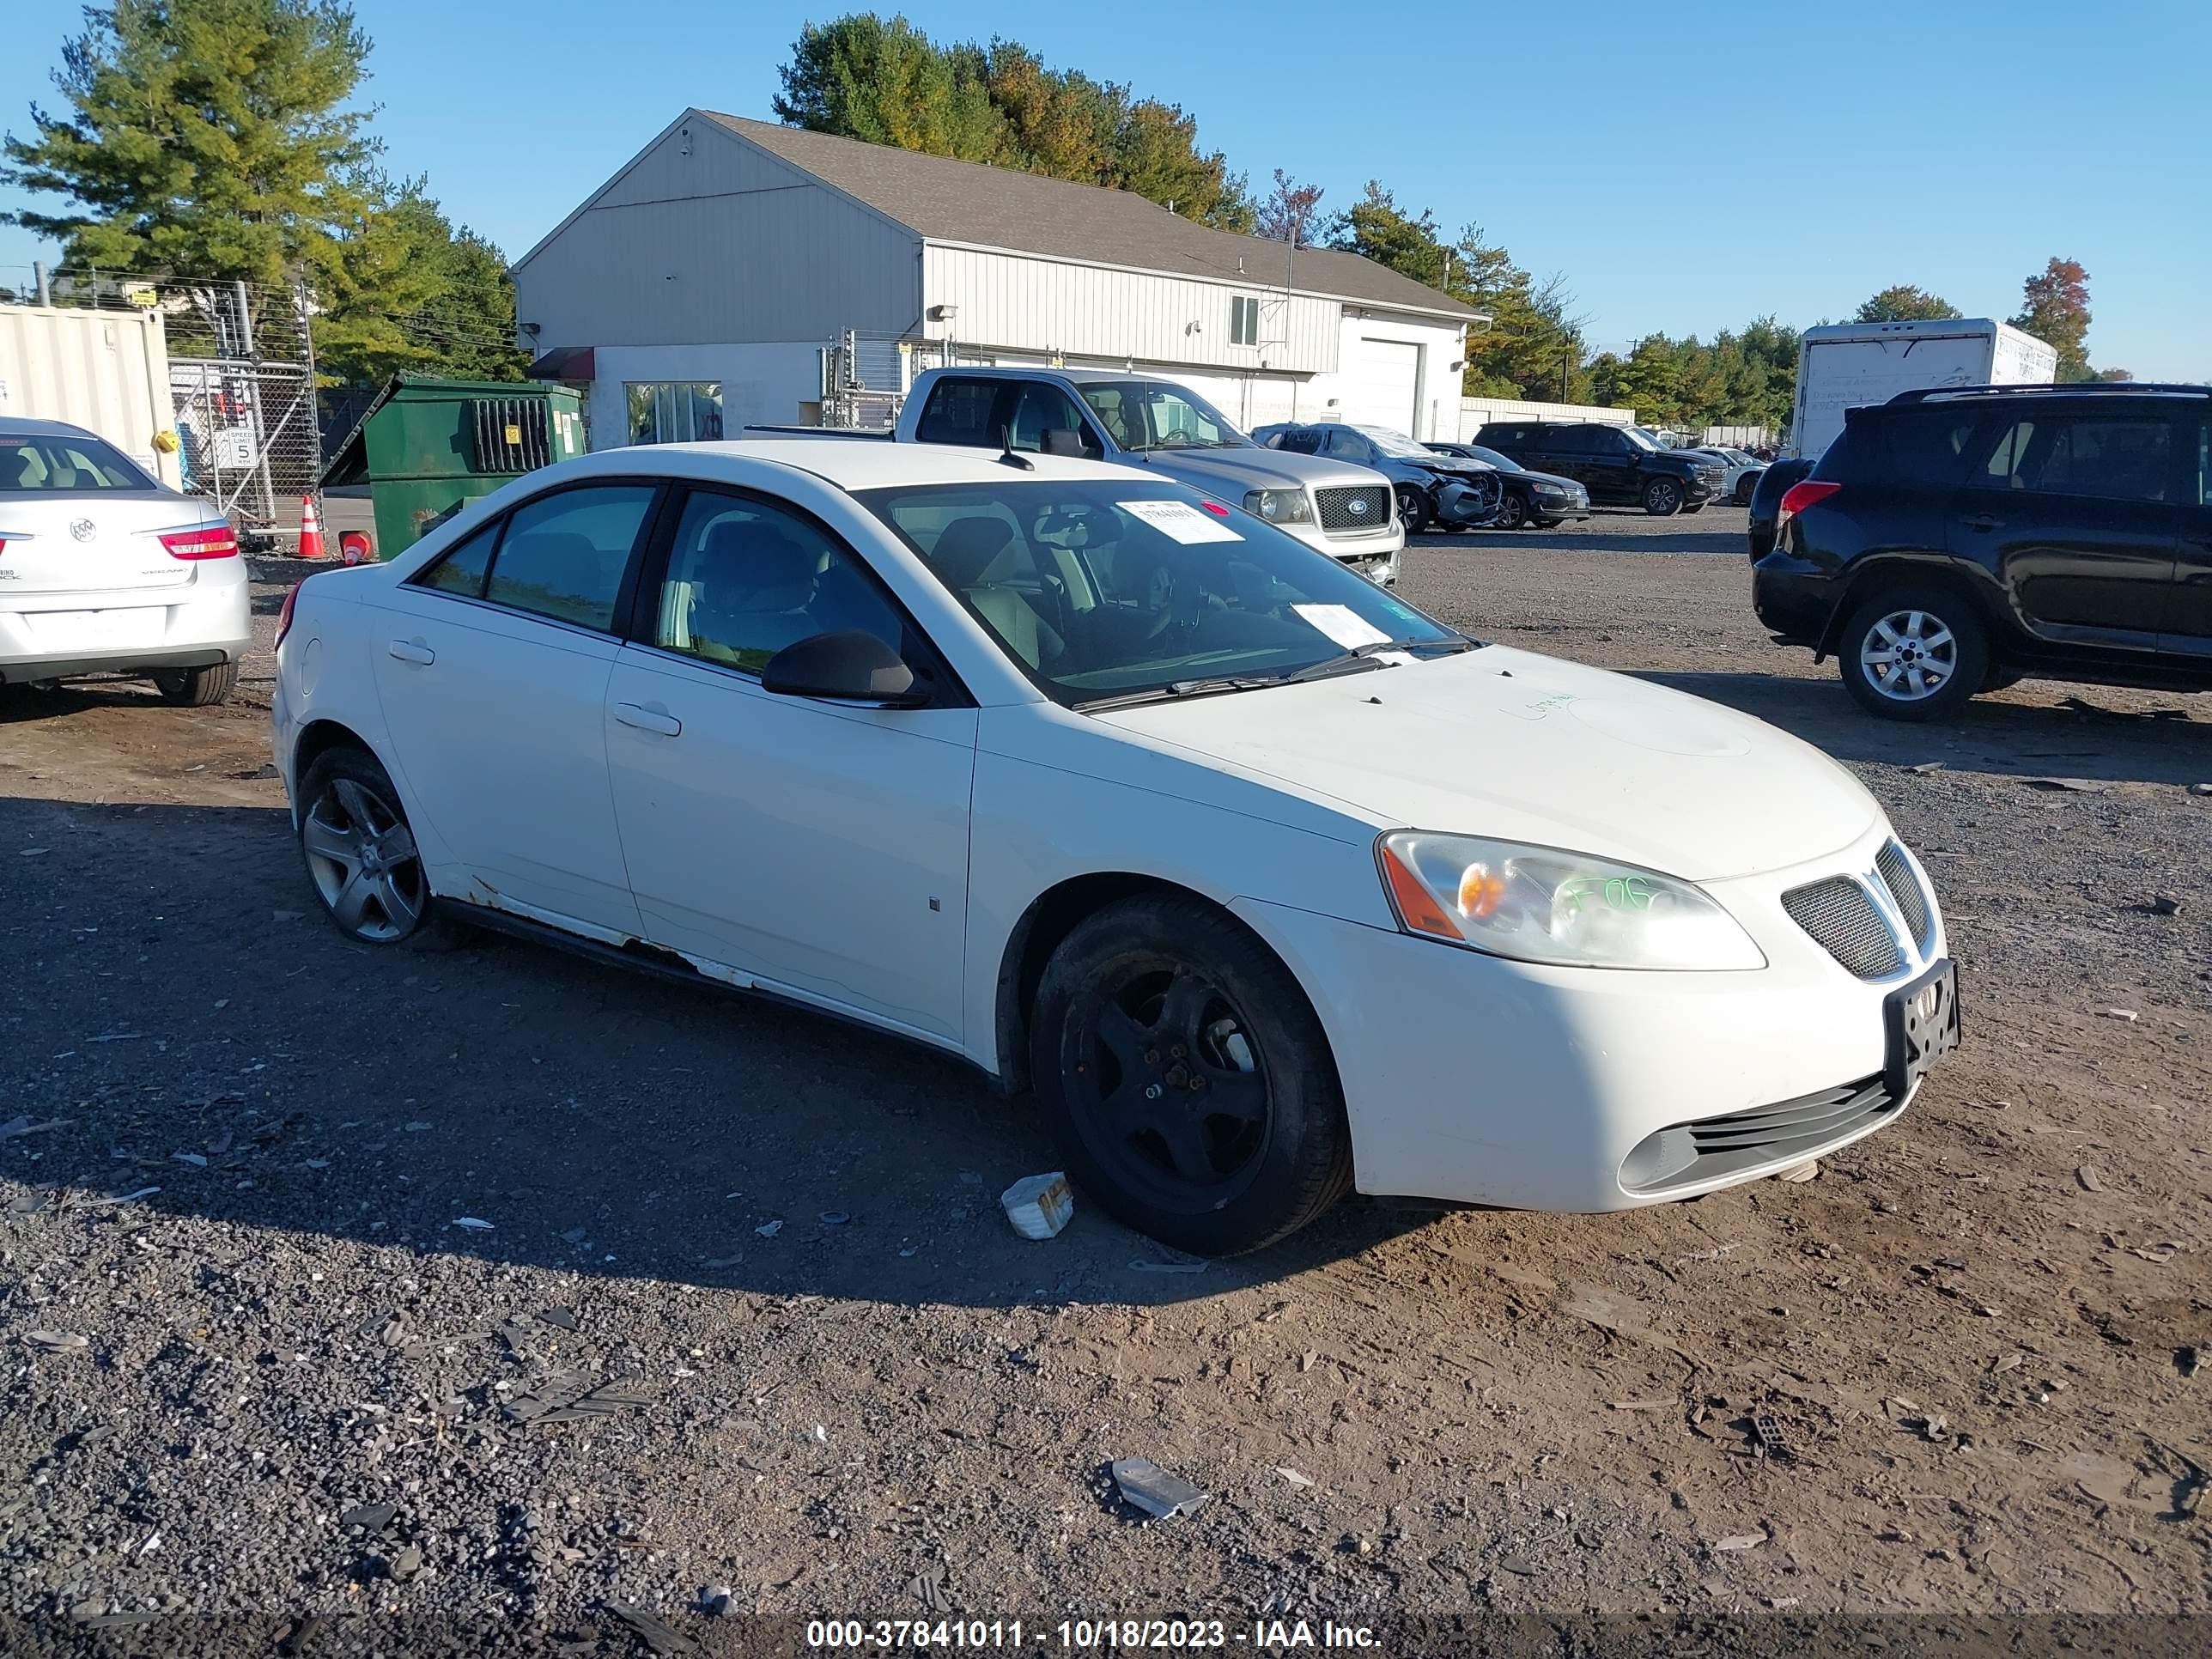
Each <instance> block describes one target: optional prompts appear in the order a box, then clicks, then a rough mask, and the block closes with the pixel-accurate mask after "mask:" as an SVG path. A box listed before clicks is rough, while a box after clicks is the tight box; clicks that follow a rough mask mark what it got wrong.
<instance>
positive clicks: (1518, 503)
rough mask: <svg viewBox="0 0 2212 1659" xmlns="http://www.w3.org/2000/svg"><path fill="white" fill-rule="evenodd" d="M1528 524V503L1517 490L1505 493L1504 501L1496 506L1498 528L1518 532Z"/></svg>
mask: <svg viewBox="0 0 2212 1659" xmlns="http://www.w3.org/2000/svg"><path fill="white" fill-rule="evenodd" d="M1526 523H1528V501H1526V500H1525V499H1524V498H1523V497H1522V494H1521V492H1520V491H1519V490H1517V489H1509V490H1507V491H1506V492H1505V499H1504V501H1500V502H1498V528H1499V529H1500V530H1518V529H1519V528H1520V527H1521V526H1522V525H1524V524H1526Z"/></svg>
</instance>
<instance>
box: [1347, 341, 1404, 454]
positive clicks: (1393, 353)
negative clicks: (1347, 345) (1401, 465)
mask: <svg viewBox="0 0 2212 1659" xmlns="http://www.w3.org/2000/svg"><path fill="white" fill-rule="evenodd" d="M1350 356H1351V359H1352V360H1351V362H1347V363H1346V364H1345V366H1344V392H1343V403H1342V407H1343V410H1344V418H1345V419H1346V420H1347V421H1349V422H1352V423H1353V424H1354V425H1357V426H1387V427H1389V428H1390V429H1391V430H1392V431H1393V432H1402V433H1405V434H1406V435H1407V436H1408V437H1410V436H1412V435H1413V434H1414V433H1415V432H1416V431H1417V430H1418V429H1419V424H1418V417H1417V416H1416V414H1415V411H1414V408H1413V399H1414V398H1415V397H1416V396H1417V395H1418V394H1419V388H1420V379H1421V349H1420V347H1419V346H1417V345H1413V344H1411V343H1408V342H1407V341H1404V340H1362V341H1360V342H1359V343H1358V345H1357V346H1355V347H1354V348H1353V349H1352V352H1351V354H1350Z"/></svg>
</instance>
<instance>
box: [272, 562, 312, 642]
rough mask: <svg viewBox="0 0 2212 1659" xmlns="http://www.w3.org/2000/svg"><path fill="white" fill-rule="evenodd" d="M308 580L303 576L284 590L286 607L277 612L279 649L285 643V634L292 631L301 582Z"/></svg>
mask: <svg viewBox="0 0 2212 1659" xmlns="http://www.w3.org/2000/svg"><path fill="white" fill-rule="evenodd" d="M305 580H307V578H305V577H304V576H303V577H301V579H300V581H296V582H294V583H293V584H292V585H291V586H289V587H288V588H286V589H285V590H284V608H283V610H281V611H278V612H277V613H276V644H277V647H278V648H279V649H281V648H282V647H283V644H284V636H285V635H287V634H289V633H290V632H291V631H292V611H293V608H294V607H295V605H298V604H299V603H300V587H301V583H302V582H304V581H305Z"/></svg>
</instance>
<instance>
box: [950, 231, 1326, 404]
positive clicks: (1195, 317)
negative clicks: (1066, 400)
mask: <svg viewBox="0 0 2212 1659" xmlns="http://www.w3.org/2000/svg"><path fill="white" fill-rule="evenodd" d="M1237 295H1250V296H1253V297H1256V298H1257V299H1258V300H1259V301H1260V341H1259V343H1258V344H1257V345H1249V346H1248V345H1237V344H1233V343H1231V339H1230V303H1229V302H1230V301H1231V299H1232V298H1233V297H1235V296H1237ZM922 296H923V299H924V301H926V303H927V305H928V306H929V307H938V306H945V305H949V306H952V307H956V308H957V315H955V316H954V317H953V319H951V321H950V322H949V323H946V322H939V321H938V320H936V319H931V320H930V321H929V322H928V323H927V325H926V330H925V331H926V332H927V334H928V335H929V336H930V337H933V338H943V337H945V335H946V334H947V333H948V332H949V333H950V334H951V337H952V338H953V339H954V340H955V341H956V343H958V344H960V345H962V346H968V345H971V344H972V345H973V346H975V348H976V349H978V350H979V351H985V350H988V349H991V348H993V347H1004V348H1006V349H1012V350H1028V351H1042V352H1048V353H1055V354H1060V355H1063V356H1068V357H1071V358H1073V357H1079V356H1080V357H1096V358H1101V359H1104V360H1107V361H1113V362H1121V361H1127V360H1129V359H1134V360H1136V361H1137V362H1146V363H1155V364H1190V365H1193V366H1205V367H1209V368H1224V369H1241V370H1243V371H1245V372H1246V373H1248V374H1249V373H1251V372H1254V371H1257V370H1261V369H1267V370H1273V371H1275V372H1278V373H1282V372H1287V373H1292V374H1319V373H1322V372H1325V371H1328V370H1330V369H1334V368H1335V367H1336V353H1337V333H1336V323H1337V317H1338V315H1339V313H1340V312H1341V310H1342V308H1343V307H1342V306H1341V304H1340V302H1339V301H1334V300H1324V299H1319V298H1316V297H1314V296H1312V295H1285V294H1284V293H1283V292H1282V291H1281V290H1280V289H1274V290H1270V289H1267V288H1266V287H1264V286H1263V285H1262V283H1261V281H1260V279H1259V278H1258V277H1257V276H1255V278H1254V280H1253V282H1252V283H1250V285H1249V286H1244V287H1240V286H1237V285H1235V284H1232V283H1205V282H1198V281H1195V280H1194V279H1191V278H1188V277H1182V276H1154V275H1152V274H1150V273H1148V272H1145V271H1135V270H1109V269H1107V268H1105V267H1103V266H1098V265H1086V264H1075V263H1073V262H1068V261H1062V260H1056V259H1046V258H1037V257H1036V256H1034V255H1030V254H1020V253H1000V252H985V251H982V250H979V249H974V248H960V247H944V246H939V245H937V244H935V243H931V244H929V245H928V246H927V247H926V249H925V250H924V252H923V254H922ZM1194 325H1195V326H1194ZM1226 412H1227V411H1226V410H1224V413H1226Z"/></svg>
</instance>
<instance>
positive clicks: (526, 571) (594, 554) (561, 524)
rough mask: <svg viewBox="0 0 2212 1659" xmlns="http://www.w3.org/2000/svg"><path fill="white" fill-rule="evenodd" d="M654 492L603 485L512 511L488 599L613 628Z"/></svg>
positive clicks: (584, 625) (634, 486)
mask: <svg viewBox="0 0 2212 1659" xmlns="http://www.w3.org/2000/svg"><path fill="white" fill-rule="evenodd" d="M652 506H653V486H652V485H650V484H602V485H593V486H591V487H589V488H586V489H563V490H561V491H559V492H557V493H556V494H554V495H540V496H539V497H538V499H537V500H536V501H531V502H528V503H526V504H525V505H524V506H521V507H517V508H515V510H514V512H513V513H512V514H511V515H509V517H508V519H507V534H506V535H505V536H504V537H503V538H501V541H500V544H499V556H498V557H497V558H496V559H495V560H494V561H493V562H492V568H491V580H490V581H489V583H488V584H487V585H486V586H485V588H484V598H486V599H489V600H490V601H491V602H492V603H493V604H495V605H510V606H512V607H513V609H515V610H517V611H530V612H532V613H533V614H534V615H537V616H540V617H551V618H553V619H554V620H555V621H556V622H565V623H574V624H575V625H576V626H577V627H579V628H591V629H598V630H599V631H600V632H601V633H607V632H611V631H612V629H613V628H614V620H615V599H616V597H617V595H618V594H620V592H622V580H623V570H624V568H626V567H627V566H628V565H629V556H630V550H631V548H633V547H634V546H635V545H636V544H637V535H638V532H639V531H640V530H641V529H642V528H643V527H644V525H645V517H646V513H647V511H648V510H649V509H650V508H651V507H652Z"/></svg>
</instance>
